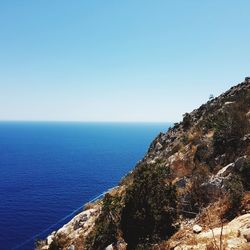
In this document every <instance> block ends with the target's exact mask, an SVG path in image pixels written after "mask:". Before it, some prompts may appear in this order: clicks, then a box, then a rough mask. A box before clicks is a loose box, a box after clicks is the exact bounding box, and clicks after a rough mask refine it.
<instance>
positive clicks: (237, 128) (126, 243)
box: [37, 78, 250, 250]
mask: <svg viewBox="0 0 250 250" xmlns="http://www.w3.org/2000/svg"><path fill="white" fill-rule="evenodd" d="M249 177H250V82H249V81H248V79H247V78H246V80H245V81H244V82H242V83H240V84H238V85H237V86H235V87H232V88H231V89H230V90H228V91H227V92H225V93H224V94H222V95H221V96H219V97H217V98H214V99H212V100H209V101H208V102H207V103H206V104H203V105H202V106H201V107H200V108H198V109H196V110H194V111H193V112H191V113H189V114H188V113H187V114H185V115H184V117H183V121H182V122H181V123H178V124H175V125H174V126H173V127H172V128H170V129H169V130H168V131H167V132H166V133H161V134H159V135H158V136H157V138H156V139H155V140H154V141H153V142H152V144H151V145H150V148H149V150H148V153H147V154H146V155H145V157H144V158H143V159H142V160H141V161H140V162H138V164H137V165H136V167H135V169H134V170H133V171H132V172H131V173H129V174H128V175H127V176H126V177H125V178H124V179H123V180H122V181H121V183H120V185H119V186H118V187H116V188H115V189H113V190H112V191H110V192H108V193H107V194H106V195H105V197H104V198H103V199H102V200H100V201H98V202H96V203H95V204H91V210H86V211H84V212H82V213H80V215H78V217H75V218H74V219H73V220H72V221H71V222H69V224H67V225H65V226H64V227H63V228H62V229H60V230H58V231H57V232H54V233H53V234H52V235H50V236H49V237H48V238H47V241H41V242H40V244H39V245H38V247H37V248H38V249H79V250H80V249H93V250H98V249H105V248H106V249H128V250H129V249H176V250H180V249H250V245H249V244H250V243H249V240H250V229H249V228H250V221H249V218H250V214H249V213H250V195H249V188H250V183H249V180H250V178H249ZM86 214H87V215H86ZM239 216H240V217H239ZM242 216H243V217H242ZM244 216H245V217H244ZM237 217H239V218H237ZM82 218H84V219H82ZM230 221H231V222H230ZM195 224H198V225H195ZM193 226H195V227H194V228H193ZM223 228H224V230H223ZM231 228H233V229H232V230H231ZM201 231H202V232H201ZM236 232H238V233H236ZM230 234H231V235H230ZM235 238H236V240H235ZM194 246H196V248H194ZM197 247H198V248H197Z"/></svg>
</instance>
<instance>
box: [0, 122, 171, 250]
mask: <svg viewBox="0 0 250 250" xmlns="http://www.w3.org/2000/svg"><path fill="white" fill-rule="evenodd" d="M168 126H169V124H154V123H150V124H144V123H137V124H136V123H131V124H130V123H126V124H125V123H124V124H123V123H45V122H42V123H34V122H1V123H0V249H1V250H8V249H12V248H13V247H15V246H17V245H18V244H20V243H22V242H23V241H25V240H27V239H28V238H30V237H31V236H33V235H35V234H37V233H39V232H41V231H42V230H44V229H45V228H47V227H48V226H49V225H51V224H53V223H55V222H57V221H58V220H60V219H61V218H63V217H64V216H65V215H67V214H69V213H70V212H72V211H73V210H74V209H75V208H77V207H79V206H81V205H82V204H84V203H86V202H87V201H88V200H90V199H91V198H93V197H94V196H96V195H98V194H99V193H101V192H103V191H105V190H106V189H108V188H110V187H113V186H115V185H116V184H117V183H118V182H119V180H120V178H121V177H122V176H124V175H125V174H126V173H127V172H128V171H130V170H131V169H132V168H133V167H134V165H135V163H136V162H137V161H138V160H139V159H141V158H142V157H143V155H144V154H145V153H146V150H147V148H148V146H149V144H150V142H151V141H152V140H153V139H154V137H155V136H156V135H157V134H158V133H159V132H161V131H166V130H167V128H168ZM20 249H25V250H28V249H33V242H29V244H27V245H25V246H23V247H22V248H20Z"/></svg>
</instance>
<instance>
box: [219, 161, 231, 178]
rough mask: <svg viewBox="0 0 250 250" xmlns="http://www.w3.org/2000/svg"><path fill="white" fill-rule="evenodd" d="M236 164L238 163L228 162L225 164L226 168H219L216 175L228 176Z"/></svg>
mask: <svg viewBox="0 0 250 250" xmlns="http://www.w3.org/2000/svg"><path fill="white" fill-rule="evenodd" d="M235 165H236V164H234V163H230V164H228V165H227V166H225V167H224V168H222V169H221V170H219V171H218V173H217V174H216V176H215V177H226V176H228V175H229V174H230V173H231V172H232V170H233V169H234V167H235Z"/></svg>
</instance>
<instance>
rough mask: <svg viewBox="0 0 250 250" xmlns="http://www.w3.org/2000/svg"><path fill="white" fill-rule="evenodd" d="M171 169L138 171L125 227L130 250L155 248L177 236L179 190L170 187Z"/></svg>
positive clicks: (127, 201)
mask: <svg viewBox="0 0 250 250" xmlns="http://www.w3.org/2000/svg"><path fill="white" fill-rule="evenodd" d="M169 175H170V170H169V168H166V167H165V166H164V165H163V164H162V165H161V164H156V165H154V166H148V165H146V164H143V165H141V166H139V167H138V168H137V169H136V173H135V178H134V182H133V184H132V185H131V186H130V187H129V188H128V190H127V192H126V197H125V207H124V209H123V211H122V218H121V226H122V231H123V235H124V239H125V241H126V242H127V243H128V249H135V248H136V246H138V249H140V248H139V246H141V244H143V245H144V249H145V245H147V244H151V243H153V242H155V241H157V240H159V239H164V238H166V237H168V236H170V235H171V234H172V233H173V232H174V226H173V223H174V222H175V219H176V217H177V214H176V190H175V187H174V186H173V185H171V183H167V177H168V176H169Z"/></svg>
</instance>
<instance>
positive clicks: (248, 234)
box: [241, 228, 250, 242]
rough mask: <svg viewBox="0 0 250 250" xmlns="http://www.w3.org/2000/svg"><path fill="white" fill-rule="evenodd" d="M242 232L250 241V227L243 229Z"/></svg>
mask: <svg viewBox="0 0 250 250" xmlns="http://www.w3.org/2000/svg"><path fill="white" fill-rule="evenodd" d="M241 234H242V236H243V237H244V238H245V239H246V240H247V242H250V228H246V229H243V230H242V231H241Z"/></svg>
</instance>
